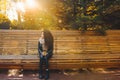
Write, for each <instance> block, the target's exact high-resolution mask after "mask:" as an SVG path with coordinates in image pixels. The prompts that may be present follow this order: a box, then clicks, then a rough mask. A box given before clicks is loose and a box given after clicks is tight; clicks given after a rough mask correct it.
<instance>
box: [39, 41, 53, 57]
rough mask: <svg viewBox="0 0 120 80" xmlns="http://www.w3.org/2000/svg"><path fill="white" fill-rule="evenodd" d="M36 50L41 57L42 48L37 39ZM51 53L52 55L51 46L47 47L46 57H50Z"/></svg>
mask: <svg viewBox="0 0 120 80" xmlns="http://www.w3.org/2000/svg"><path fill="white" fill-rule="evenodd" d="M38 52H39V56H40V57H43V55H42V52H43V48H42V44H41V43H40V42H39V41H38ZM52 55H53V48H48V49H47V55H46V57H47V58H50V57H52Z"/></svg>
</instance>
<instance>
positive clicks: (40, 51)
mask: <svg viewBox="0 0 120 80" xmlns="http://www.w3.org/2000/svg"><path fill="white" fill-rule="evenodd" d="M38 52H39V56H40V57H42V56H43V55H42V52H43V50H42V45H41V44H40V42H38Z"/></svg>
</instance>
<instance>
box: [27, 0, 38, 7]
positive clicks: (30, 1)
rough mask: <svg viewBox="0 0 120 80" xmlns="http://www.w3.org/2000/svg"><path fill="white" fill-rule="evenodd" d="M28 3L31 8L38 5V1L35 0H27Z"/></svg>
mask: <svg viewBox="0 0 120 80" xmlns="http://www.w3.org/2000/svg"><path fill="white" fill-rule="evenodd" d="M26 5H27V7H29V8H35V7H36V6H37V2H36V1H35V0H26Z"/></svg>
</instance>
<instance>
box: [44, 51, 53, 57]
mask: <svg viewBox="0 0 120 80" xmlns="http://www.w3.org/2000/svg"><path fill="white" fill-rule="evenodd" d="M52 55H53V49H48V50H47V54H46V57H47V58H50V57H52Z"/></svg>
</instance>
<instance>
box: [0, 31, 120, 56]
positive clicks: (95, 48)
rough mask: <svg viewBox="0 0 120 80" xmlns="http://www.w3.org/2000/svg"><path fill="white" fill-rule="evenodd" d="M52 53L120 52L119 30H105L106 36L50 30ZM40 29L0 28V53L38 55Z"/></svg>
mask: <svg viewBox="0 0 120 80" xmlns="http://www.w3.org/2000/svg"><path fill="white" fill-rule="evenodd" d="M51 32H52V34H53V36H54V54H81V53H85V54H86V53H91V54H93V53H96V54H98V53H100V54H102V53H107V54H108V53H114V54H115V53H120V31H119V30H115V31H110V30H109V31H107V35H106V36H97V35H95V33H94V32H88V33H87V32H86V33H84V34H83V33H81V32H80V31H51ZM40 34H41V31H40V30H0V55H7V54H9V55H38V51H37V47H38V39H39V37H40Z"/></svg>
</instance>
